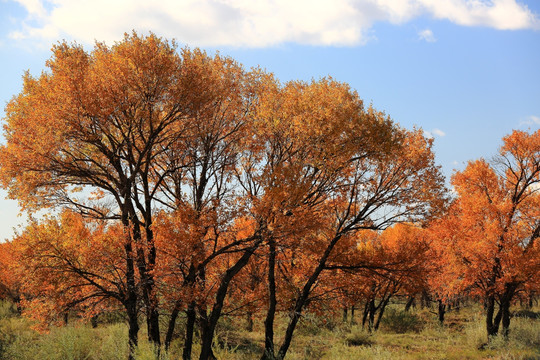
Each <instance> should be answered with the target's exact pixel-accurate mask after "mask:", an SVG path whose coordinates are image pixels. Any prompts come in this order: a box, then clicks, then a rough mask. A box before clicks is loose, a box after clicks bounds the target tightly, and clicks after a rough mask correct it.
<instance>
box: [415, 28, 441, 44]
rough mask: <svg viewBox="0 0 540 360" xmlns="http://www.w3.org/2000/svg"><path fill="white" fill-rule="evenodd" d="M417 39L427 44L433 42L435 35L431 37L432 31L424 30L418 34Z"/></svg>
mask: <svg viewBox="0 0 540 360" xmlns="http://www.w3.org/2000/svg"><path fill="white" fill-rule="evenodd" d="M418 39H419V40H424V41H427V42H435V41H437V39H435V35H433V31H431V30H430V29H425V30H422V31H419V32H418Z"/></svg>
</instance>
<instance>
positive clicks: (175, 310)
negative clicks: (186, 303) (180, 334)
mask: <svg viewBox="0 0 540 360" xmlns="http://www.w3.org/2000/svg"><path fill="white" fill-rule="evenodd" d="M180 305H181V301H180V300H177V301H176V302H175V304H174V308H173V311H172V312H171V317H170V318H169V325H168V326H167V334H166V335H165V350H166V351H169V348H170V346H171V341H172V338H173V335H174V328H175V327H176V319H177V318H178V314H179V313H180Z"/></svg>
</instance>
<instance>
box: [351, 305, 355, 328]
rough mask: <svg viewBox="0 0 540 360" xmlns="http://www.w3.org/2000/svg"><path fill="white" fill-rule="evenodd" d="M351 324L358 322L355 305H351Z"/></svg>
mask: <svg viewBox="0 0 540 360" xmlns="http://www.w3.org/2000/svg"><path fill="white" fill-rule="evenodd" d="M351 324H356V320H355V319H354V305H353V306H351Z"/></svg>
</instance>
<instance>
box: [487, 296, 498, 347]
mask: <svg viewBox="0 0 540 360" xmlns="http://www.w3.org/2000/svg"><path fill="white" fill-rule="evenodd" d="M493 315H495V296H494V295H490V296H489V297H488V298H487V301H486V330H487V335H488V340H489V338H490V337H492V336H495V335H497V334H498V332H499V324H500V322H501V317H502V312H501V308H500V307H499V311H498V312H497V315H495V317H493Z"/></svg>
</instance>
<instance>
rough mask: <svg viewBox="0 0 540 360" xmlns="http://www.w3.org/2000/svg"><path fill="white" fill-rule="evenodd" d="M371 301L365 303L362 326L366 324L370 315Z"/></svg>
mask: <svg viewBox="0 0 540 360" xmlns="http://www.w3.org/2000/svg"><path fill="white" fill-rule="evenodd" d="M369 303H370V300H368V301H366V304H365V305H364V312H363V315H362V328H364V327H365V326H366V321H367V318H368V315H369Z"/></svg>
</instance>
